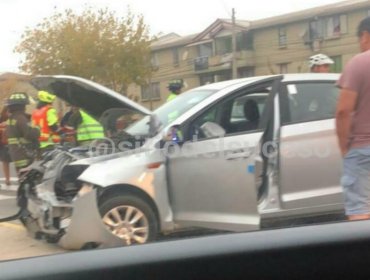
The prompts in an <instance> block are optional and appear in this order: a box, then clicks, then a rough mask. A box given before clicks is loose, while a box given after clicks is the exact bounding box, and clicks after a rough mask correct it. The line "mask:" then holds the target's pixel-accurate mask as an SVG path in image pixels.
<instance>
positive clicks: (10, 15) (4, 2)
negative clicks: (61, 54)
mask: <svg viewBox="0 0 370 280" xmlns="http://www.w3.org/2000/svg"><path fill="white" fill-rule="evenodd" d="M335 2H341V1H338V0H309V1H308V0H275V1H274V0H258V1H256V0H184V1H178V0H0V34H1V37H2V40H1V44H0V72H5V71H18V66H19V62H20V59H21V57H20V55H19V54H15V53H14V52H13V49H14V47H15V46H16V45H17V44H18V43H19V42H20V39H21V35H22V33H23V32H24V30H25V29H26V28H27V27H33V26H35V25H36V24H37V23H39V22H40V21H41V20H42V19H43V18H45V17H48V16H50V15H52V14H53V13H54V12H55V11H63V10H65V9H69V8H70V9H72V10H74V11H76V12H80V11H82V10H83V9H84V8H86V7H92V8H94V9H99V8H104V7H108V8H109V9H111V10H115V11H116V12H117V14H118V15H122V16H123V15H125V13H126V10H127V7H130V9H131V11H132V12H133V13H134V14H142V15H143V16H144V19H145V22H146V24H147V25H149V27H150V31H151V33H152V34H153V35H157V34H159V33H164V34H166V33H170V32H175V33H177V34H179V35H188V34H192V33H198V32H200V31H202V30H203V29H205V28H206V27H208V26H209V25H210V24H211V23H213V22H214V21H215V20H216V19H217V18H230V17H231V10H232V8H235V11H236V18H237V19H243V20H254V19H260V18H266V17H271V16H275V15H280V14H284V13H289V12H294V11H298V10H302V9H307V8H311V7H316V6H320V5H325V4H330V3H335Z"/></svg>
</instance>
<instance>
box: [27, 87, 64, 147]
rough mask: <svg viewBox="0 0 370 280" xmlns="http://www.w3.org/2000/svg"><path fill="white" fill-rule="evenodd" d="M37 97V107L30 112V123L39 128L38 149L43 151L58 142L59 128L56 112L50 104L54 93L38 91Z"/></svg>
mask: <svg viewBox="0 0 370 280" xmlns="http://www.w3.org/2000/svg"><path fill="white" fill-rule="evenodd" d="M38 99H39V102H38V104H37V109H36V110H35V111H34V112H33V113H32V125H33V126H35V127H38V128H39V129H40V139H39V141H40V149H41V151H45V150H49V149H52V148H54V146H55V144H57V143H59V142H60V136H59V133H60V128H59V125H58V115H57V112H56V110H55V109H54V108H53V105H52V103H53V101H54V100H55V95H54V94H51V93H49V92H47V91H39V92H38Z"/></svg>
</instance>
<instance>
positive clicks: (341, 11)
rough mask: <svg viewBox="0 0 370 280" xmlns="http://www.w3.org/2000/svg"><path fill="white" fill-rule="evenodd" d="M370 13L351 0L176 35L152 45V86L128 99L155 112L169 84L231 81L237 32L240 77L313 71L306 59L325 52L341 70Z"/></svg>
mask: <svg viewBox="0 0 370 280" xmlns="http://www.w3.org/2000/svg"><path fill="white" fill-rule="evenodd" d="M369 15H370V1H368V0H366V1H364V0H357V1H356V0H351V1H343V2H340V3H336V4H331V5H326V6H321V7H317V8H313V9H308V10H304V11H299V12H295V13H290V14H286V15H282V16H277V17H273V18H267V19H262V20H255V21H247V20H237V21H236V23H235V26H233V24H232V22H231V20H229V19H217V20H216V21H215V22H213V23H212V24H211V25H210V26H208V27H207V28H206V29H205V30H203V31H201V32H199V33H197V34H193V35H189V36H184V37H181V36H179V35H177V34H174V33H171V34H168V35H166V36H163V37H161V38H159V39H158V40H157V41H156V42H154V43H153V44H152V66H153V71H154V72H153V76H152V78H151V80H150V81H149V84H150V86H148V87H139V86H137V85H130V87H129V89H128V95H129V96H135V99H136V100H138V101H139V102H140V103H142V104H143V105H144V106H146V107H148V108H151V109H155V108H156V107H158V106H159V105H161V104H163V103H164V102H165V100H166V98H167V96H168V90H167V88H166V87H167V84H168V82H169V81H170V80H172V79H183V80H184V83H185V90H187V89H191V88H194V87H197V86H199V85H204V84H207V83H213V82H218V81H223V80H228V79H231V78H232V62H233V52H232V32H233V28H234V30H235V32H236V52H235V54H234V55H235V58H236V59H235V61H236V65H237V76H238V77H249V76H254V75H270V74H279V73H296V72H308V71H309V69H308V64H307V59H308V57H309V56H311V55H313V54H315V53H325V54H327V55H329V56H330V57H332V59H333V60H334V61H335V64H334V65H333V67H332V71H333V72H338V73H339V72H341V71H342V69H343V66H344V65H345V63H346V62H347V61H348V60H349V59H350V58H351V57H352V56H353V55H355V54H356V53H358V40H357V34H356V32H357V25H358V23H359V22H360V21H361V20H362V19H363V18H365V17H366V16H369Z"/></svg>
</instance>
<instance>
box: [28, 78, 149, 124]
mask: <svg viewBox="0 0 370 280" xmlns="http://www.w3.org/2000/svg"><path fill="white" fill-rule="evenodd" d="M31 84H32V85H33V86H34V87H35V88H36V89H38V90H49V91H50V92H52V93H54V94H55V95H56V96H57V97H58V98H60V99H62V100H64V101H66V102H68V103H69V104H71V105H73V106H77V107H80V108H81V109H83V110H84V111H86V112H87V113H88V114H90V115H91V116H93V117H94V118H96V119H100V117H101V116H102V114H103V113H104V112H105V111H107V110H109V109H113V108H117V109H118V108H120V109H127V110H130V111H132V112H135V113H140V114H144V115H149V114H151V111H150V110H148V109H146V108H145V107H143V106H141V105H139V104H137V103H136V102H134V101H132V100H130V99H128V98H127V97H125V96H123V95H121V94H119V93H117V92H115V91H113V90H111V89H108V88H106V87H104V86H102V85H100V84H97V83H95V82H92V81H89V80H87V79H83V78H79V77H75V76H59V75H57V76H35V77H33V78H32V79H31Z"/></svg>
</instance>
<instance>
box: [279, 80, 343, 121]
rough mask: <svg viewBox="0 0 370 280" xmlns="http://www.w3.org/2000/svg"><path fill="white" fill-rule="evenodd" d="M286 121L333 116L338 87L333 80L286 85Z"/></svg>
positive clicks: (311, 119) (312, 119) (314, 119)
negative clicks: (288, 112) (287, 114)
mask: <svg viewBox="0 0 370 280" xmlns="http://www.w3.org/2000/svg"><path fill="white" fill-rule="evenodd" d="M286 88H287V98H288V104H289V105H288V107H289V108H288V110H289V111H290V116H289V117H288V118H287V119H286V120H285V122H288V123H299V122H309V121H316V120H323V119H330V118H334V115H335V108H336V103H337V99H338V94H339V89H338V88H337V87H336V86H335V84H334V83H333V82H322V83H313V82H310V83H291V84H288V85H287V87H286Z"/></svg>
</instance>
